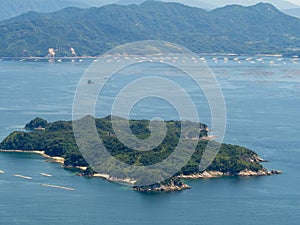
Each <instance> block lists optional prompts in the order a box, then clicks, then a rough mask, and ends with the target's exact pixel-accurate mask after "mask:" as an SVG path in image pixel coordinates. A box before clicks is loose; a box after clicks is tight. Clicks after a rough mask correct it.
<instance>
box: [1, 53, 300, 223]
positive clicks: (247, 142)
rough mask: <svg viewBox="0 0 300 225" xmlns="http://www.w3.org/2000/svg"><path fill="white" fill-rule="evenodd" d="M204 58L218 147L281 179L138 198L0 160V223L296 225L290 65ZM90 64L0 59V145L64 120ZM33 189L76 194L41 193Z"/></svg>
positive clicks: (198, 185) (36, 161) (11, 157)
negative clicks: (218, 108) (215, 99)
mask: <svg viewBox="0 0 300 225" xmlns="http://www.w3.org/2000/svg"><path fill="white" fill-rule="evenodd" d="M214 57H215V56H214ZM206 58H207V60H208V64H209V65H210V67H211V69H212V71H213V72H214V74H215V75H216V77H217V79H218V81H219V83H220V86H221V88H222V91H223V93H224V98H225V101H226V107H227V117H228V118H227V130H226V136H225V142H227V143H232V144H238V145H243V146H246V147H248V148H250V149H253V150H255V151H256V152H257V153H259V155H260V156H261V157H262V158H265V159H268V160H270V161H271V162H269V163H265V164H264V165H265V167H267V168H268V169H278V170H282V171H283V172H284V174H282V175H278V176H277V175H276V176H275V175H274V176H269V177H248V178H237V177H225V178H217V179H207V180H197V181H189V182H188V184H189V185H190V186H191V187H192V189H191V190H186V191H183V192H176V193H160V194H143V193H138V192H134V191H132V190H130V189H129V188H128V187H125V186H121V185H118V184H114V183H110V182H107V181H104V180H101V179H88V178H83V177H79V176H76V175H75V172H72V171H69V170H65V169H63V168H61V166H60V165H59V164H56V163H49V162H45V159H44V158H42V157H41V156H38V155H33V154H23V153H1V154H0V170H3V171H5V173H4V174H0V224H12V225H17V224H22V225H23V224H26V225H34V224H44V225H47V224H49V225H50V224H51V225H52V224H54V225H55V224H78V225H81V224H88V225H90V224H91V225H93V224H101V225H116V224H124V225H126V224H130V225H136V224H139V225H146V224H147V225H148V224H164V225H169V224H170V225H171V224H172V225H174V224H175V225H177V224H178V225H179V224H180V225H216V224H224V225H235V224H236V225H241V224H243V225H252V224H255V225H258V224H261V225H265V224H272V225H292V224H295V225H296V224H300V191H299V187H300V179H299V178H300V175H299V174H300V173H299V171H300V164H299V161H300V140H299V137H300V131H299V128H300V117H299V112H300V65H299V64H296V62H297V61H294V62H295V63H293V61H292V60H291V59H279V58H276V57H265V58H264V62H265V63H264V64H263V63H262V62H261V60H259V61H257V60H256V59H255V57H254V58H253V60H251V62H250V61H246V60H245V59H241V63H238V61H235V60H233V58H229V61H228V62H227V61H223V60H219V61H218V63H216V60H215V61H213V60H212V57H209V56H207V57H206ZM219 58H220V59H222V58H221V57H219ZM271 61H272V63H270V62H271ZM225 62H227V63H225ZM273 62H274V63H273ZM90 63H91V60H85V61H83V62H79V61H78V62H67V61H63V62H62V63H49V62H32V61H22V62H20V61H0V78H1V86H0V87H1V88H0V96H1V98H0V115H1V116H0V139H1V140H3V139H4V138H5V137H6V136H7V135H8V134H9V133H10V132H12V131H14V130H19V129H21V128H22V127H23V126H24V124H25V123H27V122H28V121H30V120H31V119H32V118H34V117H36V116H40V117H43V118H45V119H47V120H49V121H55V120H71V118H72V117H71V114H72V103H73V98H74V94H75V90H76V86H77V84H78V82H79V80H80V78H81V77H82V75H83V73H84V71H85V70H86V69H87V68H88V66H89V65H90ZM135 69H136V68H135ZM150 69H151V68H150ZM152 69H153V71H155V72H157V71H160V70H161V71H163V70H164V69H165V68H160V67H157V66H156V67H155V68H152ZM139 71H143V70H142V69H140V70H139ZM124 73H125V72H124ZM112 85H113V83H112ZM115 85H117V86H118V83H117V84H115ZM187 88H188V87H187ZM191 89H192V87H191ZM108 93H109V89H108ZM199 99H201V100H199V103H202V102H205V100H204V99H202V98H201V96H200V97H199ZM149 101H151V100H149ZM148 104H149V102H148ZM161 104H162V103H158V105H157V106H158V107H159V108H160V110H161V111H160V113H159V115H161V114H163V115H164V116H165V118H166V119H167V118H168V117H169V118H172V117H173V114H172V113H173V111H172V109H170V107H168V106H166V107H165V108H163V106H162V105H161ZM153 105H155V104H151V106H150V107H149V106H148V107H147V102H145V104H144V105H141V106H137V107H136V109H135V111H133V113H136V115H138V114H139V113H141V112H143V113H145V115H149V116H150V115H151V116H155V112H156V110H154V109H155V107H153ZM199 105H200V104H199ZM204 105H205V104H204ZM142 106H143V107H142ZM199 107H203V108H200V109H199V110H202V112H203V114H202V115H203V122H205V123H208V124H209V123H210V121H209V118H208V117H209V113H208V112H207V109H208V108H207V107H206V106H199ZM151 110H153V112H152V111H151ZM107 113H109V110H107V109H106V108H105V107H103V105H101V104H99V105H98V106H97V115H98V116H105V115H106V114H107ZM40 173H49V174H52V175H53V177H42V176H40V175H39V174H40ZM14 174H22V175H25V176H30V177H32V178H33V180H24V179H21V178H17V177H14V176H13V175H14ZM43 183H49V184H53V185H61V186H66V187H72V188H75V189H76V190H75V191H66V190H61V189H53V188H49V187H43V186H41V184H43Z"/></svg>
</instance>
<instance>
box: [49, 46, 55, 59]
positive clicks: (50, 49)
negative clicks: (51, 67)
mask: <svg viewBox="0 0 300 225" xmlns="http://www.w3.org/2000/svg"><path fill="white" fill-rule="evenodd" d="M48 52H49V55H50V57H53V58H54V57H55V51H54V48H49V49H48Z"/></svg>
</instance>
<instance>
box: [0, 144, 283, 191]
mask: <svg viewBox="0 0 300 225" xmlns="http://www.w3.org/2000/svg"><path fill="white" fill-rule="evenodd" d="M0 152H6V153H31V154H39V155H41V156H43V157H45V158H47V160H46V161H48V162H55V163H60V164H62V166H63V165H64V162H65V159H64V158H62V157H51V156H49V155H47V154H45V152H44V151H23V150H1V149H0ZM251 160H253V161H256V162H268V161H266V160H264V159H261V158H260V157H258V156H257V157H255V158H253V159H251ZM63 167H64V168H76V169H78V170H80V171H82V172H83V173H79V174H78V175H79V176H84V177H96V178H102V179H105V180H107V181H111V182H119V183H124V184H127V185H130V186H133V188H132V189H133V190H135V191H139V192H174V191H182V190H186V189H191V187H190V186H189V185H187V184H185V183H179V184H174V183H171V184H167V185H163V184H154V185H149V186H134V184H135V183H136V180H134V179H131V178H125V179H121V178H116V177H111V176H110V175H109V174H100V173H95V174H91V175H85V174H84V171H86V170H87V167H80V166H77V167H68V166H63ZM282 173H283V172H282V171H279V170H271V171H268V170H267V169H262V170H259V171H252V170H242V171H240V172H239V173H238V174H230V173H223V172H220V171H204V172H202V173H196V174H189V175H184V174H181V175H178V176H177V178H179V179H183V180H195V179H209V178H217V177H224V176H238V177H251V176H257V177H258V176H270V175H277V174H282Z"/></svg>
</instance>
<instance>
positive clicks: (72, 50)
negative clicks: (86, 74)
mask: <svg viewBox="0 0 300 225" xmlns="http://www.w3.org/2000/svg"><path fill="white" fill-rule="evenodd" d="M70 50H71V52H72V55H74V56H76V51H75V49H74V48H70Z"/></svg>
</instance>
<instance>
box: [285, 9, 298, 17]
mask: <svg viewBox="0 0 300 225" xmlns="http://www.w3.org/2000/svg"><path fill="white" fill-rule="evenodd" d="M284 12H285V13H286V14H288V15H291V16H295V17H298V18H300V7H299V8H296V9H287V10H284Z"/></svg>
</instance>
